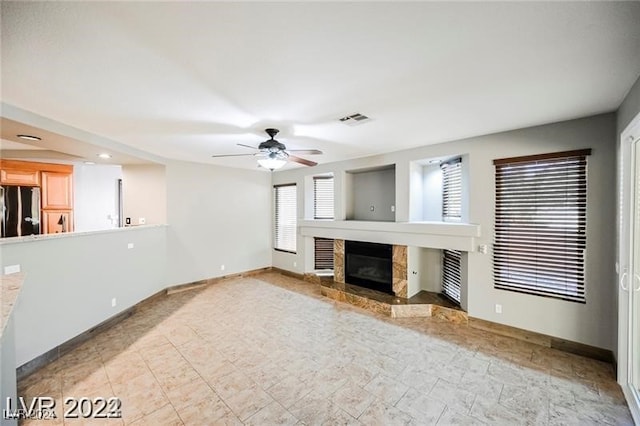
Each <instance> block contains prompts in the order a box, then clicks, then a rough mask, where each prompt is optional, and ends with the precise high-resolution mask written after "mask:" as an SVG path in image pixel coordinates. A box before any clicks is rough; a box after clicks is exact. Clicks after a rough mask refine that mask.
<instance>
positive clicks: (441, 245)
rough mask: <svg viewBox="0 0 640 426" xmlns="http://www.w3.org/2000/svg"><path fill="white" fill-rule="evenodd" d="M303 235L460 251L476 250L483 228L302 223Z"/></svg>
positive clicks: (445, 224)
mask: <svg viewBox="0 0 640 426" xmlns="http://www.w3.org/2000/svg"><path fill="white" fill-rule="evenodd" d="M298 226H299V228H300V234H301V235H303V236H306V237H323V238H334V239H342V240H352V241H367V242H372V243H384V244H396V245H406V246H413V247H428V248H437V249H449V250H461V251H467V252H472V251H475V249H476V241H475V239H476V238H478V237H480V225H476V224H472V223H449V222H367V221H359V220H326V221H325V220H302V221H300V222H299V225H298Z"/></svg>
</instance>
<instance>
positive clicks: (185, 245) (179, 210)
mask: <svg viewBox="0 0 640 426" xmlns="http://www.w3.org/2000/svg"><path fill="white" fill-rule="evenodd" d="M166 176H167V220H168V223H169V224H170V225H171V226H170V228H169V230H168V237H167V238H168V241H167V247H168V258H167V261H168V271H167V274H168V275H167V276H168V281H169V282H170V283H172V284H181V283H187V282H191V281H197V280H201V279H204V278H212V277H217V276H221V275H228V274H232V273H237V272H243V271H247V270H252V269H258V268H263V267H268V266H271V228H272V221H271V215H270V212H271V194H272V192H271V176H270V173H268V172H264V171H247V170H239V169H232V168H227V167H217V166H207V165H204V164H196V163H188V162H177V161H176V162H171V163H168V164H167V169H166ZM300 204H302V202H300ZM222 265H224V266H225V269H224V270H222V269H221V266H222Z"/></svg>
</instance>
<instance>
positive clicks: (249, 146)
mask: <svg viewBox="0 0 640 426" xmlns="http://www.w3.org/2000/svg"><path fill="white" fill-rule="evenodd" d="M236 145H238V146H243V147H245V148H251V149H258V148H256V147H255V146H251V145H245V144H243V143H237V144H236Z"/></svg>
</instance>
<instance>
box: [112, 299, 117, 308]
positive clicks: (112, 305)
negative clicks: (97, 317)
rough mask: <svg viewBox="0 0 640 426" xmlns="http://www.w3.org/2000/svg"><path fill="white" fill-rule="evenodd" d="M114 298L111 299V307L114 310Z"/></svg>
mask: <svg viewBox="0 0 640 426" xmlns="http://www.w3.org/2000/svg"><path fill="white" fill-rule="evenodd" d="M116 304H117V303H116V298H115V297H114V298H113V299H111V307H112V308H115V307H116Z"/></svg>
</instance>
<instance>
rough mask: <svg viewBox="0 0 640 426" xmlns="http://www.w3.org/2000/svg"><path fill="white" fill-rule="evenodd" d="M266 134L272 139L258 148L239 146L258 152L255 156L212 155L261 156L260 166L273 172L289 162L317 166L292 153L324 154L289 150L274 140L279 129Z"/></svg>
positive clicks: (313, 150)
mask: <svg viewBox="0 0 640 426" xmlns="http://www.w3.org/2000/svg"><path fill="white" fill-rule="evenodd" d="M265 132H266V133H267V134H268V135H269V137H270V138H271V139H268V140H266V141H264V142H262V143H261V144H260V145H258V147H257V148H254V147H252V146H249V145H244V144H241V143H239V144H237V145H238V146H242V147H245V148H251V149H256V150H258V152H257V153H254V154H222V155H212V157H214V158H215V157H242V156H247V155H253V156H259V157H260V158H259V159H258V166H260V167H264V168H265V169H269V170H271V171H273V170H277V169H280V168H282V167H283V166H284V165H285V164H286V163H287V161H293V162H295V163H298V164H303V165H305V166H310V167H313V166H315V165H317V164H318V163H316V162H315V161H311V160H307V159H304V158H301V157H296V156H294V155H291V154H289V153H290V152H297V153H301V154H307V155H318V154H322V151H319V150H317V149H293V150H287V147H286V146H285V145H284V144H283V143H280V142H278V141H277V140H275V139H274V137H275V136H276V135H277V134H278V132H279V130H278V129H265Z"/></svg>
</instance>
